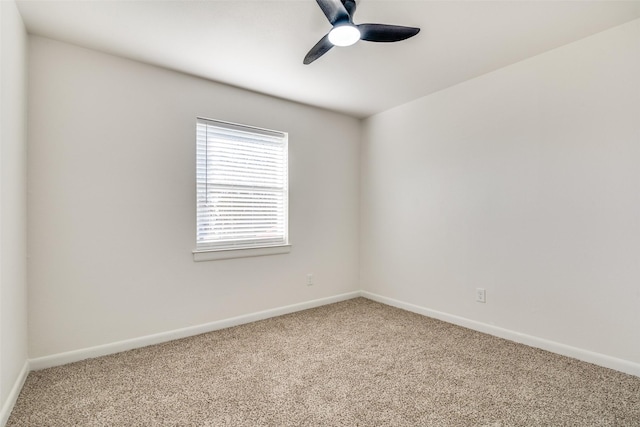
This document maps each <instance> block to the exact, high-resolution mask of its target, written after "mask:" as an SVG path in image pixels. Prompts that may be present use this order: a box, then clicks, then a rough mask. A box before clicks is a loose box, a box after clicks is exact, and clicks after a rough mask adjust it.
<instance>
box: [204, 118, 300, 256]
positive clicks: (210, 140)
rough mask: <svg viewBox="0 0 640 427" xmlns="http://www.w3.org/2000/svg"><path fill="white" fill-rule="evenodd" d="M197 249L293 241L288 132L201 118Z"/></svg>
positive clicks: (246, 246) (267, 244)
mask: <svg viewBox="0 0 640 427" xmlns="http://www.w3.org/2000/svg"><path fill="white" fill-rule="evenodd" d="M196 134H197V138H196V139H197V141H196V180H197V234H196V235H197V243H196V250H220V249H240V248H256V247H265V246H277V245H285V244H287V228H288V224H287V221H288V218H287V211H288V206H287V202H288V200H287V199H288V177H287V175H288V170H287V163H288V158H287V157H288V156H287V154H288V153H287V151H288V148H287V134H286V133H283V132H275V131H270V130H265V129H258V128H254V127H249V126H243V125H237V124H232V123H226V122H219V121H214V120H207V119H201V118H198V119H197V129H196Z"/></svg>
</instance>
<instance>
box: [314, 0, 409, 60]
mask: <svg viewBox="0 0 640 427" xmlns="http://www.w3.org/2000/svg"><path fill="white" fill-rule="evenodd" d="M316 1H317V2H318V5H319V6H320V9H322V11H323V12H324V14H325V16H326V17H327V19H328V20H329V22H330V23H331V25H332V26H333V28H332V29H331V31H329V33H328V34H327V35H325V36H324V37H323V38H321V39H320V41H319V42H318V43H316V45H315V46H314V47H312V48H311V50H310V51H309V53H307V56H305V57H304V61H303V62H304V64H305V65H307V64H311V63H312V62H313V61H315V60H316V59H318V58H320V57H321V56H322V55H324V54H325V53H327V52H328V51H329V49H331V48H332V47H333V46H351V45H352V44H354V43H355V42H357V41H358V40H366V41H369V42H397V41H400V40H404V39H408V38H409V37H413V36H415V35H416V34H418V32H420V28H415V27H402V26H400V25H386V24H359V25H356V24H354V23H353V14H354V13H355V11H356V2H355V0H316Z"/></svg>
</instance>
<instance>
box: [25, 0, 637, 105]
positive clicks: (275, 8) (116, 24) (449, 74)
mask: <svg viewBox="0 0 640 427" xmlns="http://www.w3.org/2000/svg"><path fill="white" fill-rule="evenodd" d="M17 3H18V8H19V10H20V13H21V14H22V17H23V19H24V22H25V25H26V27H27V30H28V31H29V32H30V33H32V34H37V35H41V36H46V37H51V38H54V39H58V40H62V41H66V42H69V43H73V44H76V45H80V46H85V47H89V48H92V49H97V50H101V51H104V52H108V53H112V54H116V55H120V56H123V57H127V58H132V59H135V60H139V61H143V62H147V63H150V64H155V65H159V66H162V67H167V68H171V69H174V70H178V71H182V72H185V73H189V74H193V75H196V76H200V77H204V78H207V79H211V80H215V81H219V82H223V83H226V84H230V85H234V86H238V87H242V88H246V89H250V90H254V91H257V92H262V93H266V94H269V95H273V96H277V97H281V98H285V99H290V100H294V101H298V102H302V103H305V104H311V105H315V106H319V107H323V108H328V109H331V110H336V111H339V112H343V113H347V114H350V115H353V116H356V117H367V116H369V115H372V114H375V113H378V112H381V111H384V110H387V109H389V108H392V107H394V106H397V105H400V104H403V103H405V102H408V101H411V100H413V99H416V98H419V97H421V96H424V95H427V94H430V93H433V92H435V91H438V90H441V89H443V88H446V87H449V86H452V85H455V84H457V83H460V82H462V81H465V80H468V79H470V78H473V77H476V76H479V75H481V74H484V73H487V72H490V71H492V70H495V69H498V68H501V67H504V66H506V65H509V64H512V63H515V62H518V61H521V60H523V59H526V58H528V57H531V56H533V55H537V54H539V53H542V52H545V51H547V50H550V49H553V48H556V47H559V46H562V45H565V44H567V43H570V42H572V41H575V40H578V39H581V38H584V37H586V36H589V35H591V34H594V33H597V32H599V31H603V30H605V29H608V28H611V27H613V26H616V25H620V24H622V23H625V22H628V21H630V20H633V19H636V18H639V17H640V0H638V1H581V0H573V1H554V0H532V1H519V0H509V1H479V0H470V1H453V0H447V1H429V0H413V1H402V0H360V1H358V10H357V11H356V14H355V19H354V21H355V22H356V23H365V22H375V23H385V24H397V25H407V26H415V27H420V28H421V29H422V31H421V32H420V33H419V34H418V35H417V36H415V37H413V38H411V39H408V40H405V41H402V42H398V43H370V42H363V41H360V42H358V43H357V44H355V45H354V46H351V47H345V48H338V47H336V48H334V49H332V50H331V51H329V52H328V53H327V54H326V55H325V56H323V57H322V58H320V59H318V60H317V61H316V62H314V63H313V64H311V65H303V64H302V59H303V58H304V56H305V54H306V53H307V51H308V50H309V49H310V48H311V47H312V46H313V45H314V44H315V43H316V42H317V41H318V40H319V39H320V38H321V37H322V36H323V35H324V34H325V33H327V32H328V31H329V29H330V25H329V23H328V22H327V20H326V18H325V17H324V15H323V13H322V11H321V10H320V8H319V7H318V5H317V4H316V2H315V1H314V0H278V1H276V0H262V1H257V0H253V1H251V0H226V1H221V0H215V1H214V0H197V1H195V0H192V1H157V0H156V1H140V0H135V1H113V0H110V1H103V0H85V1H59V0H44V1H33V0H18V2H17Z"/></svg>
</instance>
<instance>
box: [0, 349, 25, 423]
mask: <svg viewBox="0 0 640 427" xmlns="http://www.w3.org/2000/svg"><path fill="white" fill-rule="evenodd" d="M27 375H29V361H28V360H25V362H24V365H23V366H22V370H21V371H20V374H18V378H16V382H15V383H14V384H13V387H11V391H10V392H9V395H8V396H7V400H5V402H4V404H3V405H2V409H1V410H0V426H1V427H4V426H5V425H6V424H7V421H9V415H11V411H12V410H13V406H14V405H15V404H16V401H17V400H18V396H19V395H20V390H22V386H23V385H24V382H25V381H26V380H27Z"/></svg>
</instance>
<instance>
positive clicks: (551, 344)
mask: <svg viewBox="0 0 640 427" xmlns="http://www.w3.org/2000/svg"><path fill="white" fill-rule="evenodd" d="M361 295H362V296H363V297H365V298H368V299H370V300H373V301H377V302H380V303H383V304H387V305H391V306H393V307H397V308H401V309H403V310H407V311H411V312H413V313H418V314H422V315H423V316H427V317H432V318H434V319H438V320H443V321H445V322H448V323H453V324H454V325H458V326H463V327H465V328H469V329H473V330H475V331H479V332H483V333H485V334H489V335H493V336H496V337H499V338H504V339H507V340H510V341H515V342H518V343H521V344H525V345H528V346H531V347H536V348H540V349H542V350H547V351H550V352H552V353H557V354H561V355H563V356H568V357H572V358H574V359H578V360H582V361H583V362H589V363H593V364H594V365H598V366H603V367H605V368H610V369H615V370H616V371H620V372H624V373H626V374H630V375H635V376H637V377H640V364H638V363H635V362H631V361H628V360H623V359H618V358H615V357H611V356H607V355H604V354H600V353H595V352H592V351H589V350H584V349H581V348H577V347H572V346H570V345H566V344H561V343H558V342H555V341H549V340H546V339H544V338H539V337H535V336H532V335H527V334H523V333H520V332H516V331H512V330H509V329H504V328H500V327H498V326H493V325H488V324H486V323H482V322H477V321H475V320H471V319H467V318H464V317H460V316H455V315H453V314H448V313H443V312H440V311H436V310H431V309H428V308H425V307H421V306H418V305H415V304H410V303H407V302H403V301H398V300H395V299H393V298H387V297H384V296H382V295H377V294H374V293H371V292H367V291H361Z"/></svg>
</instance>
